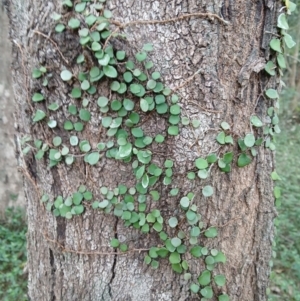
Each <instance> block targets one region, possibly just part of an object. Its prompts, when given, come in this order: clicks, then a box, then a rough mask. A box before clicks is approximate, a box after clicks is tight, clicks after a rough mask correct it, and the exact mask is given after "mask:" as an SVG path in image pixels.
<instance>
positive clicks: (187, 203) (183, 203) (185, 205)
mask: <svg viewBox="0 0 300 301" xmlns="http://www.w3.org/2000/svg"><path fill="white" fill-rule="evenodd" d="M180 205H181V206H182V207H183V208H184V209H187V208H188V207H189V206H190V200H189V198H188V197H186V196H185V197H183V198H181V200H180Z"/></svg>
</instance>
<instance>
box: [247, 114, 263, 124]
mask: <svg viewBox="0 0 300 301" xmlns="http://www.w3.org/2000/svg"><path fill="white" fill-rule="evenodd" d="M250 120H251V123H252V124H253V125H254V126H256V127H262V126H263V123H262V121H261V120H260V119H259V118H258V117H257V116H251V119H250Z"/></svg>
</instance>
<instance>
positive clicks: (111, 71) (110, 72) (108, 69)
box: [103, 65, 118, 78]
mask: <svg viewBox="0 0 300 301" xmlns="http://www.w3.org/2000/svg"><path fill="white" fill-rule="evenodd" d="M103 72H104V74H105V75H106V76H107V77H110V78H116V77H117V76H118V72H117V70H116V69H115V68H114V67H113V66H109V65H108V66H104V67H103Z"/></svg>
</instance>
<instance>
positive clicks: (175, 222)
mask: <svg viewBox="0 0 300 301" xmlns="http://www.w3.org/2000/svg"><path fill="white" fill-rule="evenodd" d="M168 223H169V226H170V227H171V228H175V227H176V226H177V225H178V220H177V218H176V217H171V218H170V219H169V221H168Z"/></svg>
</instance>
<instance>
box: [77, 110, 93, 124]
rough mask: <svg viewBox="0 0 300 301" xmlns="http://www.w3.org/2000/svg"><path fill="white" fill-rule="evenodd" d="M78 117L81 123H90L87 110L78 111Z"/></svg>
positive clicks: (89, 115)
mask: <svg viewBox="0 0 300 301" xmlns="http://www.w3.org/2000/svg"><path fill="white" fill-rule="evenodd" d="M79 117H80V119H81V120H82V121H90V120H91V113H90V111H88V110H85V109H81V110H80V111H79Z"/></svg>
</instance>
